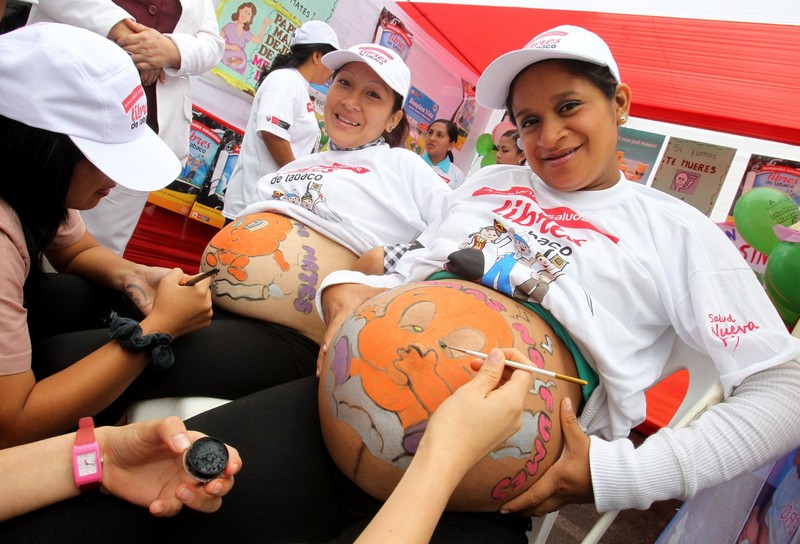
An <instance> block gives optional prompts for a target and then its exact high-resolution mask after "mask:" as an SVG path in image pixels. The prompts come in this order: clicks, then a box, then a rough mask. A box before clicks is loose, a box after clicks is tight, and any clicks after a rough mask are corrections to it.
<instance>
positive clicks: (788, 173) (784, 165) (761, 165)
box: [729, 155, 800, 215]
mask: <svg viewBox="0 0 800 544" xmlns="http://www.w3.org/2000/svg"><path fill="white" fill-rule="evenodd" d="M758 187H771V188H773V189H778V190H779V191H782V192H784V193H786V194H787V195H789V197H791V198H792V200H794V201H795V202H796V203H797V205H798V206H800V162H798V161H791V160H788V159H779V158H776V157H768V156H766V155H750V161H749V162H748V163H747V168H746V169H745V172H744V176H743V177H742V183H741V184H740V185H739V190H738V191H737V193H736V197H735V198H734V200H733V204H731V210H730V213H729V215H733V206H734V205H735V204H736V201H737V200H739V197H740V196H742V194H744V193H746V192H747V191H749V190H750V189H756V188H758Z"/></svg>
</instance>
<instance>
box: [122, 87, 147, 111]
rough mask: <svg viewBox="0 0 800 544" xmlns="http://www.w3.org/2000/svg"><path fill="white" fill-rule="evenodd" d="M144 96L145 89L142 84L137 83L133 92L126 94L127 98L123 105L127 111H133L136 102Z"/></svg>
mask: <svg viewBox="0 0 800 544" xmlns="http://www.w3.org/2000/svg"><path fill="white" fill-rule="evenodd" d="M143 96H144V89H143V88H142V86H141V85H137V86H136V87H134V89H133V90H132V91H131V94H129V95H128V96H126V97H125V99H124V100H123V101H122V107H123V108H124V109H125V113H128V112H129V111H131V108H132V107H133V105H134V104H136V103H137V102H138V101H139V99H140V98H141V97H143Z"/></svg>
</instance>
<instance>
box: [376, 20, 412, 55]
mask: <svg viewBox="0 0 800 544" xmlns="http://www.w3.org/2000/svg"><path fill="white" fill-rule="evenodd" d="M413 37H414V35H413V34H411V32H409V30H408V29H407V28H406V25H405V24H404V23H403V21H401V20H400V18H399V17H398V16H397V15H395V14H393V13H392V12H391V11H389V10H388V9H386V8H383V9H382V10H381V14H380V16H379V17H378V24H377V25H375V35H374V36H373V37H372V43H377V44H380V45H382V46H384V47H388V48H389V49H392V50H394V51H396V52H397V53H399V54H400V57H401V58H402V59H403V60H407V59H408V53H409V52H410V51H411V40H412V38H413Z"/></svg>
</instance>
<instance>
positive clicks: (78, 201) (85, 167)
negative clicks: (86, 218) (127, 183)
mask: <svg viewBox="0 0 800 544" xmlns="http://www.w3.org/2000/svg"><path fill="white" fill-rule="evenodd" d="M116 185H117V184H116V183H115V182H114V181H112V180H111V178H109V177H108V176H106V175H105V174H104V173H103V172H101V171H100V170H99V169H98V168H97V167H96V166H95V165H94V164H92V163H91V162H89V161H88V160H87V159H81V160H80V161H78V163H77V164H76V165H75V168H74V169H73V170H72V178H71V179H70V182H69V189H68V190H67V198H66V200H65V201H64V206H65V207H67V208H71V209H73V210H90V209H92V208H94V207H95V206H97V204H98V203H99V202H100V199H101V198H103V197H106V196H108V193H109V192H110V191H111V189H113V188H114V187H116Z"/></svg>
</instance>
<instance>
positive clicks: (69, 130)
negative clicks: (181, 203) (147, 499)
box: [0, 23, 211, 447]
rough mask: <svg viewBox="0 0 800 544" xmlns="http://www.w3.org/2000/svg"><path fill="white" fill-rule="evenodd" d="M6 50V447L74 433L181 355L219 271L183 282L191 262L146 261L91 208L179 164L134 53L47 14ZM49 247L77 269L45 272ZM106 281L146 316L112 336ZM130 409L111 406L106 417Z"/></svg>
mask: <svg viewBox="0 0 800 544" xmlns="http://www.w3.org/2000/svg"><path fill="white" fill-rule="evenodd" d="M0 57H2V58H3V63H2V66H0V88H2V89H3V92H2V93H0V132H2V136H0V139H2V141H3V146H2V149H0V154H1V155H2V162H3V164H4V175H5V178H6V180H5V182H4V183H3V184H1V185H0V245H2V247H3V250H2V254H3V267H2V273H1V274H0V276H1V278H0V285H2V287H1V288H0V323H2V325H1V326H0V345H2V346H3V351H2V353H3V354H2V356H0V428H2V432H0V447H5V446H9V445H13V444H19V443H23V442H28V441H31V440H34V439H37V438H41V437H44V436H50V435H53V434H56V433H60V432H64V431H66V430H67V429H69V428H71V427H72V426H74V425H75V422H76V421H77V419H78V418H79V417H81V416H85V415H87V414H92V415H94V414H98V413H100V412H101V411H104V409H107V408H108V407H109V405H111V404H112V403H113V402H114V401H115V399H117V398H118V397H119V396H120V395H121V394H122V393H123V392H124V391H125V389H126V388H127V387H128V386H129V385H130V384H131V383H132V382H133V381H134V379H136V378H137V376H139V375H140V374H141V373H142V372H143V371H144V370H145V369H146V368H148V367H149V365H150V364H151V363H152V364H154V365H155V366H157V367H160V368H166V367H168V366H170V365H171V363H172V361H173V360H174V358H173V355H172V352H171V347H170V344H171V342H172V340H173V339H174V338H177V337H179V336H182V335H184V334H186V333H188V332H191V331H194V330H198V329H201V328H203V327H206V326H207V325H208V323H209V322H210V318H211V301H210V295H209V293H208V282H207V281H206V282H201V283H200V284H198V285H197V286H194V287H184V286H182V285H181V283H182V282H183V281H184V280H185V279H186V276H185V274H183V273H182V272H181V271H180V270H178V269H175V270H172V271H169V270H167V269H163V268H150V267H146V266H142V265H137V264H134V263H131V262H129V261H126V260H124V259H122V258H121V257H119V256H118V255H116V254H114V253H113V252H111V251H110V250H108V249H106V248H104V247H101V246H100V245H99V244H98V243H97V242H96V241H95V240H94V238H93V237H92V236H91V234H89V233H88V231H87V230H86V228H85V227H84V225H83V222H82V221H81V218H80V215H79V213H78V210H85V209H90V208H92V207H93V206H95V205H97V203H98V202H99V201H100V200H101V199H102V198H103V197H105V196H106V195H108V193H109V191H110V190H111V189H112V188H113V187H114V186H116V184H117V183H120V184H122V185H125V186H127V187H129V188H133V189H137V190H145V191H149V190H154V189H157V188H159V187H162V186H164V185H166V184H167V183H169V181H170V180H172V179H174V177H175V175H177V172H178V171H179V170H180V163H179V161H178V159H177V158H176V157H175V155H174V154H173V153H172V152H171V151H170V150H169V148H168V147H167V146H166V145H165V144H164V143H163V142H162V141H161V140H160V139H159V138H158V136H156V134H155V133H154V132H153V131H152V130H151V129H150V127H148V126H147V125H146V123H145V119H146V117H147V103H146V101H145V95H144V91H143V90H142V86H141V84H140V80H139V74H138V72H137V70H136V68H135V67H134V65H133V62H132V61H131V59H130V56H129V55H127V54H126V53H125V52H124V51H123V50H122V49H121V48H119V47H117V46H116V45H114V44H113V43H111V42H110V41H108V40H107V39H105V38H103V37H100V36H98V35H97V34H93V33H91V32H89V31H87V30H83V29H78V28H75V27H71V26H68V25H60V24H55V23H40V24H36V25H30V26H27V27H24V28H21V29H19V30H16V31H13V32H10V33H8V34H5V35H3V36H2V37H0ZM44 257H46V258H47V259H48V260H49V262H50V263H51V264H52V265H53V266H54V267H55V268H56V269H57V270H59V271H61V272H65V274H55V275H46V274H45V272H44V269H43V265H42V260H43V258H44ZM77 276H81V277H82V278H84V279H85V280H86V281H84V280H81V279H79V278H78V277H77ZM94 284H98V285H97V286H98V288H99V286H102V287H104V288H109V289H116V290H118V291H122V292H125V293H127V294H128V295H129V297H130V298H131V299H132V300H133V301H134V302H135V303H136V305H137V306H138V308H139V309H140V310H141V312H142V313H143V314H144V315H145V316H146V317H144V319H142V321H141V323H136V322H135V321H133V320H131V319H126V318H121V317H119V316H115V317H114V318H113V319H112V321H111V333H109V329H108V328H107V327H106V328H102V329H101V327H103V325H102V321H101V319H100V318H101V317H102V316H101V315H100V314H99V313H98V315H94V312H95V311H98V312H100V311H102V310H101V309H100V308H101V306H100V304H98V305H97V306H95V304H94V302H95V300H93V299H92V298H90V297H92V295H93V294H94V293H95V285H94ZM98 290H99V289H98ZM109 340H110V341H109ZM98 346H102V347H99V349H96V348H97V347H98ZM95 349H96V351H95ZM62 368H63V370H62ZM121 410H124V407H119V409H117V408H113V407H112V408H108V409H107V410H106V411H105V412H104V417H105V418H106V420H105V421H106V422H109V423H110V422H113V421H116V420H117V419H118V418H119V416H120V415H121Z"/></svg>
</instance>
